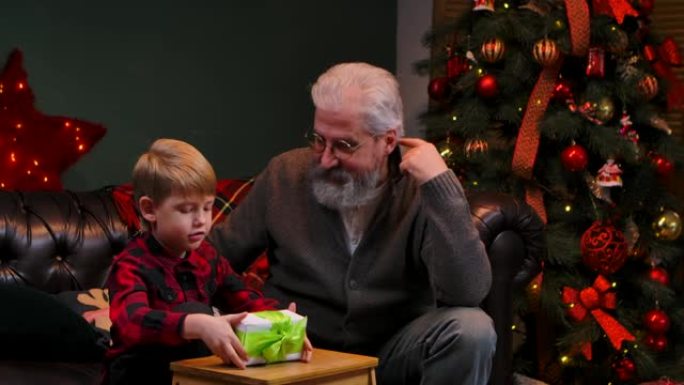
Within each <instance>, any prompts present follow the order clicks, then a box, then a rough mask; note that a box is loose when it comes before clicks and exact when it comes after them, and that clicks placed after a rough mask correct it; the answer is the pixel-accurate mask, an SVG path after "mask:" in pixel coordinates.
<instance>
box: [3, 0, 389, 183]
mask: <svg viewBox="0 0 684 385" xmlns="http://www.w3.org/2000/svg"><path fill="white" fill-rule="evenodd" d="M396 12H397V10H396V0H373V1H366V0H344V1H342V0H338V1H332V0H330V1H328V0H296V1H295V0H292V1H284V0H261V1H259V0H247V1H229V0H224V1H220V0H215V1H190V0H187V1H180V0H167V1H162V0H154V1H145V0H139V1H108V2H105V1H97V0H90V1H68V0H65V1H49V0H45V1H33V0H26V1H14V2H9V1H6V2H3V4H2V5H1V6H0V55H2V56H0V58H1V60H2V61H4V60H6V58H7V56H8V54H9V52H10V51H11V50H12V48H15V47H17V48H20V49H21V50H22V51H23V52H24V61H25V66H26V69H27V71H28V74H29V84H30V85H31V87H32V88H33V91H34V93H35V95H36V101H37V107H38V108H39V109H40V110H42V111H43V112H45V113H47V114H50V115H63V116H71V117H77V118H82V119H86V120H90V121H93V122H99V123H101V124H103V125H105V126H106V127H107V130H108V131H107V134H106V135H105V137H104V138H103V139H102V140H101V141H100V142H99V143H98V144H97V145H96V146H95V148H93V150H92V151H91V152H90V153H88V154H87V155H86V156H85V157H83V158H82V159H81V160H80V161H79V162H78V163H77V164H76V165H75V166H73V167H72V168H70V169H69V170H68V171H67V173H65V175H64V177H63V182H64V184H65V187H66V188H69V189H74V190H85V189H92V188H97V187H100V186H103V185H107V184H116V183H121V182H125V181H127V180H128V178H129V174H130V170H131V168H132V166H133V163H134V162H135V160H136V159H137V157H138V155H139V154H140V153H141V152H142V151H144V150H145V149H146V148H147V147H148V146H149V144H150V143H151V142H152V141H153V140H154V139H155V138H158V137H173V138H179V139H183V140H187V141H189V142H191V143H192V144H194V145H195V146H197V147H198V148H199V149H200V150H201V151H202V152H203V153H204V154H205V155H206V156H207V158H208V159H209V160H210V161H211V162H212V163H213V164H214V167H215V169H216V172H217V174H218V176H219V177H246V176H251V175H254V174H256V173H258V172H259V170H261V168H262V167H263V166H265V164H266V162H267V161H268V159H269V158H270V157H272V156H273V155H275V154H277V153H280V152H282V151H284V150H287V149H289V148H292V147H296V146H299V145H301V143H303V140H302V135H303V133H304V131H305V130H306V129H307V128H308V126H309V125H310V122H311V115H312V112H313V109H312V107H311V102H310V99H309V94H308V88H309V86H310V84H311V83H312V82H313V81H314V80H315V79H316V77H317V76H318V75H319V74H320V73H321V72H322V71H323V70H325V69H326V68H327V67H329V66H330V65H332V64H334V63H337V62H340V61H368V62H370V63H373V64H376V65H380V66H383V67H385V68H388V69H389V70H391V71H392V70H394V66H395V56H396V55H395V50H396V49H395V32H396V31H395V30H396Z"/></svg>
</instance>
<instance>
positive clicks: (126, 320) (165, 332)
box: [107, 251, 186, 350]
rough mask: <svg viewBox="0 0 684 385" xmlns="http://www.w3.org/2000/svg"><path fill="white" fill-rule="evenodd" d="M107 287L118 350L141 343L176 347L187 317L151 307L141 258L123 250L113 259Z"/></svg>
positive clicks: (181, 339) (179, 341)
mask: <svg viewBox="0 0 684 385" xmlns="http://www.w3.org/2000/svg"><path fill="white" fill-rule="evenodd" d="M107 286H108V288H109V293H110V308H109V317H110V318H111V320H112V339H113V340H115V341H116V342H118V343H120V345H121V346H119V348H120V349H121V350H127V349H128V348H130V347H132V346H137V345H142V344H151V343H155V344H164V345H171V346H175V345H179V344H182V343H184V342H186V340H185V339H183V338H182V337H181V331H182V327H183V322H184V321H185V317H186V314H185V313H178V312H173V311H169V310H163V309H153V308H151V307H150V299H149V297H148V291H149V290H150V288H148V287H147V285H146V283H145V281H144V280H143V279H142V276H141V264H140V259H139V258H136V257H134V256H131V255H130V254H128V253H127V251H124V252H123V253H122V254H120V255H119V256H117V257H116V260H115V262H114V264H113V267H112V271H111V273H110V276H109V279H108V282H107Z"/></svg>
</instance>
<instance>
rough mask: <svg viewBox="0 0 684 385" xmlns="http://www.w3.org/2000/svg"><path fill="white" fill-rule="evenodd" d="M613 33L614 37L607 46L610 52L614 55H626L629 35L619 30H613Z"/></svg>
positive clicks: (611, 37)
mask: <svg viewBox="0 0 684 385" xmlns="http://www.w3.org/2000/svg"><path fill="white" fill-rule="evenodd" d="M612 33H613V35H612V36H610V40H609V41H608V44H607V48H608V52H611V53H614V54H622V53H624V52H625V50H626V49H627V46H628V45H629V37H628V36H627V33H626V32H625V31H623V30H621V29H619V28H615V29H614V30H612Z"/></svg>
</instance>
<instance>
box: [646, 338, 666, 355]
mask: <svg viewBox="0 0 684 385" xmlns="http://www.w3.org/2000/svg"><path fill="white" fill-rule="evenodd" d="M644 343H645V344H646V346H648V347H649V348H651V350H653V351H655V352H659V353H660V352H664V351H665V349H667V344H668V341H667V337H665V335H663V334H649V335H647V336H646V338H644Z"/></svg>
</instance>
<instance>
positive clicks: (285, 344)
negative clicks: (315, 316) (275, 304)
mask: <svg viewBox="0 0 684 385" xmlns="http://www.w3.org/2000/svg"><path fill="white" fill-rule="evenodd" d="M252 314H253V315H255V316H257V317H259V318H263V319H266V320H269V321H271V328H270V329H269V330H263V331H248V332H246V331H243V330H237V331H236V335H237V337H238V338H239V339H240V342H242V345H243V347H244V348H245V350H246V351H247V354H248V355H249V356H250V357H263V358H264V359H265V360H266V362H268V363H271V362H278V361H284V360H285V357H286V356H287V355H288V354H292V353H298V352H301V351H302V346H303V345H304V336H305V334H306V333H305V331H306V319H302V320H301V321H299V322H294V323H293V322H292V320H291V319H290V317H289V316H287V315H286V314H283V313H281V312H279V311H261V312H256V313H252Z"/></svg>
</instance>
